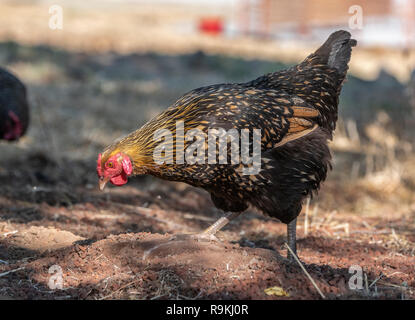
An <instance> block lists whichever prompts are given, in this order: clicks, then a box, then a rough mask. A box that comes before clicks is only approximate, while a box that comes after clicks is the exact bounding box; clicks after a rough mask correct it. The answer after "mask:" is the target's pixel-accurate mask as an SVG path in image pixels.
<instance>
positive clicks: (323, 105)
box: [97, 31, 356, 258]
mask: <svg viewBox="0 0 415 320" xmlns="http://www.w3.org/2000/svg"><path fill="white" fill-rule="evenodd" d="M355 45H356V41H355V40H354V39H351V35H350V33H349V32H347V31H337V32H334V33H333V34H331V35H330V37H329V38H328V39H327V40H326V42H325V43H324V44H323V45H322V46H321V47H320V48H319V49H318V50H316V51H315V52H314V53H312V54H311V55H309V56H308V57H307V58H306V59H305V60H304V61H303V62H301V63H300V64H298V65H296V66H293V67H291V68H289V69H287V70H283V71H277V72H274V73H270V74H267V75H264V76H262V77H259V78H258V79H255V80H253V81H250V82H247V83H237V84H218V85H211V86H207V87H202V88H199V89H195V90H193V91H190V92H189V93H187V94H185V95H184V96H182V97H181V98H180V99H179V100H178V101H177V102H176V103H174V104H173V105H172V106H171V107H170V108H168V109H167V110H166V111H164V112H163V113H161V114H160V115H158V116H157V117H155V118H154V119H152V120H150V121H149V122H148V123H147V124H145V125H144V126H143V127H141V128H140V129H138V130H136V131H134V132H132V133H131V134H129V135H127V136H126V137H124V138H122V139H120V140H119V141H116V142H114V143H113V144H111V145H110V146H108V147H107V148H106V149H105V150H104V151H103V152H102V154H100V155H99V156H98V163H97V172H98V176H99V179H100V181H99V184H100V188H101V189H103V188H104V187H105V184H106V183H107V182H108V181H110V182H111V183H113V184H114V185H123V184H125V183H127V181H128V177H129V176H133V175H139V174H150V175H153V176H156V177H159V178H161V179H165V180H173V181H182V182H186V183H188V184H190V185H193V186H196V187H200V188H203V189H205V190H207V191H208V192H209V193H210V195H211V199H212V201H213V203H214V205H215V206H216V207H217V208H219V209H222V210H223V211H225V212H229V214H228V215H227V216H226V217H222V218H220V219H219V220H218V221H217V222H216V223H214V224H213V225H212V226H211V227H209V228H208V229H207V230H205V231H204V232H203V233H202V234H201V235H200V236H201V237H210V236H213V235H214V234H215V233H216V232H217V231H218V230H219V229H221V228H222V227H223V226H224V225H226V224H227V223H228V222H229V221H230V220H231V219H233V218H235V217H236V216H238V215H239V214H240V213H241V212H243V211H244V210H246V209H247V208H248V206H249V205H252V206H254V207H256V208H258V209H259V210H260V211H262V212H263V213H264V214H266V215H269V216H271V217H275V218H278V219H279V220H280V221H282V222H283V223H285V224H287V225H288V227H287V235H288V245H289V246H290V248H291V249H292V251H293V252H296V218H297V216H298V215H299V213H300V211H301V208H302V202H303V200H304V199H305V198H306V197H307V196H308V195H310V194H312V193H313V191H316V190H318V188H319V186H320V183H321V182H322V181H324V180H325V178H326V175H327V171H328V169H329V167H330V159H331V155H330V151H329V148H328V140H329V139H331V138H332V134H333V131H334V130H335V127H336V120H337V107H338V103H339V95H340V90H341V87H342V84H343V81H344V79H345V76H346V73H347V70H348V62H349V60H350V56H351V51H352V47H353V46H355ZM211 129H218V130H217V131H215V133H218V132H219V133H218V134H217V135H216V136H215V140H212V141H214V143H213V145H210V142H211V140H209V139H210V134H211V131H210V130H211ZM234 129H235V130H234ZM255 129H257V130H255ZM258 130H260V131H258ZM255 131H257V132H260V135H259V136H258V135H257V136H255ZM195 132H196V134H195ZM212 132H213V131H212ZM244 132H245V133H247V134H248V137H252V141H251V140H249V139H248V140H247V139H245V140H244V139H242V138H243V135H244ZM230 133H232V134H230ZM235 133H236V134H239V133H241V135H242V138H241V139H240V141H239V140H237V139H238V135H235ZM216 138H217V139H216ZM221 138H223V139H225V140H222V142H223V141H225V149H223V144H222V147H221V144H220V141H221ZM173 141H174V143H173ZM207 141H208V142H207ZM235 141H236V143H235ZM228 142H229V143H228ZM212 146H213V150H214V153H213V156H212V153H211V150H212V148H209V147H212ZM232 147H233V148H234V149H232ZM234 150H237V151H238V150H241V157H240V158H239V161H238V157H236V156H235V158H234V154H232V152H233V151H234ZM258 153H259V154H260V157H259V158H255V154H258ZM238 155H239V153H238ZM244 157H245V160H247V161H245V162H244V161H241V159H242V160H243V159H244ZM235 159H236V160H235ZM249 159H250V160H249ZM288 256H289V258H292V256H290V254H288Z"/></svg>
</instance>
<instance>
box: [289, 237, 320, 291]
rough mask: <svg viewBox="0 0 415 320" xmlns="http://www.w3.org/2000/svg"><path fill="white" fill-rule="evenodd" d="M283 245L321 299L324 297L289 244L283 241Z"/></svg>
mask: <svg viewBox="0 0 415 320" xmlns="http://www.w3.org/2000/svg"><path fill="white" fill-rule="evenodd" d="M285 246H286V247H287V249H288V250H289V251H290V253H291V254H292V256H293V257H294V259H295V260H296V261H297V263H298V264H299V265H300V267H301V269H302V270H303V271H304V273H305V274H306V276H307V277H308V279H309V280H310V281H311V283H312V284H313V286H314V288H316V290H317V292H318V293H319V294H320V296H321V297H322V298H323V299H326V296H325V295H324V294H323V292H321V290H320V288H319V287H318V286H317V283H316V282H315V281H314V279H313V278H312V277H311V276H310V274H309V273H308V272H307V270H306V269H305V268H304V266H303V264H302V263H301V261H300V259H298V257H297V255H296V254H295V253H294V252H293V251H292V250H291V248H290V246H289V245H288V244H287V243H285Z"/></svg>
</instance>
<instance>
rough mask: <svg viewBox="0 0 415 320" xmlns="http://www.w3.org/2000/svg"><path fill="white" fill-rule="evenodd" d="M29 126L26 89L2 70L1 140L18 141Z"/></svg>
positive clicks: (0, 75) (0, 93) (0, 85)
mask: <svg viewBox="0 0 415 320" xmlns="http://www.w3.org/2000/svg"><path fill="white" fill-rule="evenodd" d="M28 125H29V106H28V103H27V99H26V88H25V86H24V85H23V83H22V82H21V81H20V80H19V79H18V78H17V77H15V76H14V75H12V74H11V73H10V72H8V71H6V70H4V69H2V68H0V139H3V140H8V141H12V140H17V139H19V138H20V137H21V136H23V135H24V134H25V132H26V130H27V127H28Z"/></svg>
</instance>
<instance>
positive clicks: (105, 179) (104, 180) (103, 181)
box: [99, 177, 110, 191]
mask: <svg viewBox="0 0 415 320" xmlns="http://www.w3.org/2000/svg"><path fill="white" fill-rule="evenodd" d="M108 181H110V178H109V177H101V178H99V190H101V191H102V190H104V188H105V185H106V184H107V182H108Z"/></svg>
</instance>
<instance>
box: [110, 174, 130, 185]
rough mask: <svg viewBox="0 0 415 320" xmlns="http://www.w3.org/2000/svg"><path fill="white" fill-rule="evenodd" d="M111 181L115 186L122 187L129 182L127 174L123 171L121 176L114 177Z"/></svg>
mask: <svg viewBox="0 0 415 320" xmlns="http://www.w3.org/2000/svg"><path fill="white" fill-rule="evenodd" d="M110 181H111V183H112V184H113V185H116V186H122V185H123V184H126V183H127V181H128V178H127V174H126V173H125V172H124V171H123V172H121V174H120V175H118V176H115V177H112V178H111V180H110Z"/></svg>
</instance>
